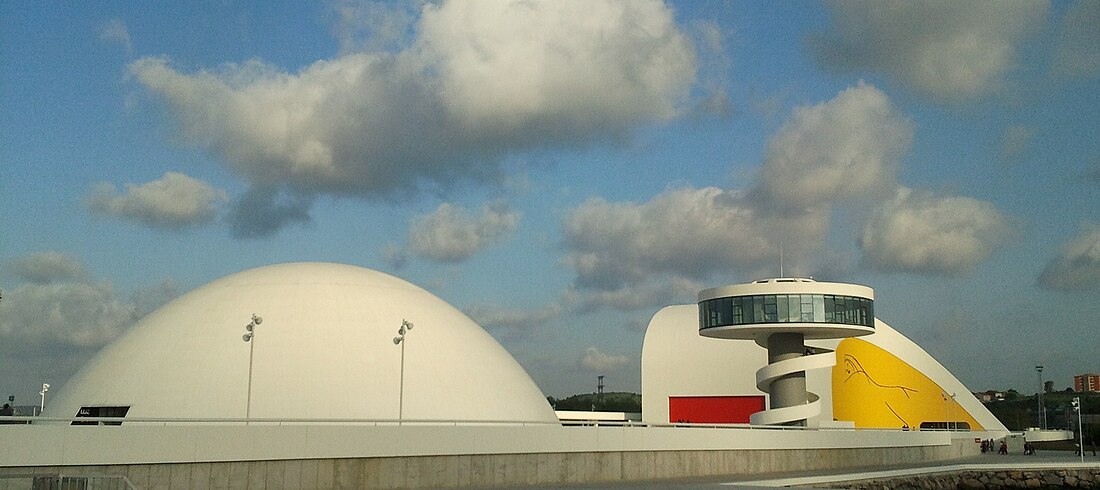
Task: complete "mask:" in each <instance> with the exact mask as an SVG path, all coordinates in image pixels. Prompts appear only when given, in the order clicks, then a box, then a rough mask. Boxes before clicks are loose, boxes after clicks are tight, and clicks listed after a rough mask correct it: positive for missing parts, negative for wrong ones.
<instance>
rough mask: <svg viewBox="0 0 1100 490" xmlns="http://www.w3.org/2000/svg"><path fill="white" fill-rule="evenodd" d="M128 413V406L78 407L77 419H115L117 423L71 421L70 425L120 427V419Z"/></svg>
mask: <svg viewBox="0 0 1100 490" xmlns="http://www.w3.org/2000/svg"><path fill="white" fill-rule="evenodd" d="M129 411H130V406H129V405H127V406H124V407H80V410H77V412H76V416H77V418H79V417H117V418H118V419H119V420H118V422H115V421H113V420H112V421H89V422H78V421H76V420H74V421H73V423H72V425H122V419H123V418H125V417H126V412H129Z"/></svg>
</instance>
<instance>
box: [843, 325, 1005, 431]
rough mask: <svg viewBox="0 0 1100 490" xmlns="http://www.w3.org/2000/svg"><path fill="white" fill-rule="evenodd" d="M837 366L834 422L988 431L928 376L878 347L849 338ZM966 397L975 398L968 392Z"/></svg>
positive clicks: (895, 427)
mask: <svg viewBox="0 0 1100 490" xmlns="http://www.w3.org/2000/svg"><path fill="white" fill-rule="evenodd" d="M836 359H837V363H836V366H834V367H833V417H834V418H835V419H836V420H847V421H852V422H855V426H856V427H857V428H877V429H887V428H894V429H900V428H903V427H906V426H907V427H909V428H911V429H917V428H919V427H920V425H921V424H922V423H925V422H931V423H939V424H940V427H941V428H942V427H943V423H944V422H945V421H947V420H950V421H951V422H952V424H953V423H954V422H966V423H969V424H970V428H971V429H972V430H984V429H983V428H982V426H981V425H980V424H978V422H977V421H976V420H974V417H972V416H971V415H970V414H969V413H967V411H966V410H965V409H963V408H962V407H961V406H960V405H959V404H958V403H957V402H955V401H954V400H953V399H951V394H950V392H946V391H945V390H943V389H942V388H940V386H939V385H938V384H936V383H935V382H933V381H932V380H931V379H930V378H928V376H925V375H924V374H923V373H921V372H920V371H918V370H917V369H915V368H913V366H910V365H909V364H908V363H906V362H905V361H902V360H901V359H898V358H897V357H895V356H894V355H893V354H891V353H889V352H887V351H885V350H883V349H881V348H879V347H878V346H876V345H874V344H872V343H870V342H867V341H864V340H859V339H854V338H850V339H845V340H843V341H841V342H840V345H838V346H837V349H836ZM959 395H960V396H961V395H966V396H970V394H969V393H961V394H959Z"/></svg>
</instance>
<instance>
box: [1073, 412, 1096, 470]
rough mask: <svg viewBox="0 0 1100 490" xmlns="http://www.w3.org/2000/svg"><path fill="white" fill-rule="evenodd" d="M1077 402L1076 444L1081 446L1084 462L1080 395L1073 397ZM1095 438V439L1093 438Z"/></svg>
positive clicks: (1083, 432)
mask: <svg viewBox="0 0 1100 490" xmlns="http://www.w3.org/2000/svg"><path fill="white" fill-rule="evenodd" d="M1073 401H1075V402H1077V407H1076V408H1077V444H1078V445H1079V446H1080V447H1081V462H1082V463H1084V462H1085V426H1083V425H1081V397H1079V396H1078V397H1074V398H1073ZM1093 440H1095V439H1093Z"/></svg>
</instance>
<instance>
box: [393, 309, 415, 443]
mask: <svg viewBox="0 0 1100 490" xmlns="http://www.w3.org/2000/svg"><path fill="white" fill-rule="evenodd" d="M412 329H413V324H412V323H410V322H409V321H408V320H401V328H398V329H397V337H394V338H393V344H394V345H400V346H401V381H400V388H398V394H397V423H398V425H400V424H401V420H402V419H403V418H404V411H405V334H406V333H408V332H409V330H412Z"/></svg>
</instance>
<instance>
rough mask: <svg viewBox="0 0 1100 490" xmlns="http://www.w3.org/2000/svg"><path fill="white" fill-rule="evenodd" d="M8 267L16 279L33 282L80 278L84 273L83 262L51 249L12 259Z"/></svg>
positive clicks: (47, 282) (41, 282)
mask: <svg viewBox="0 0 1100 490" xmlns="http://www.w3.org/2000/svg"><path fill="white" fill-rule="evenodd" d="M8 269H9V270H10V271H11V272H12V274H14V275H15V276H16V277H17V278H18V279H20V280H23V281H27V282H30V283H34V284H49V283H52V282H64V281H75V280H81V279H83V278H84V277H85V275H86V271H85V270H84V265H83V264H81V263H80V262H77V261H76V259H73V258H72V257H69V256H68V255H65V254H63V253H61V252H55V251H52V250H51V251H46V252H38V253H34V254H31V255H27V256H23V257H17V258H15V259H12V260H11V262H10V263H9V264H8Z"/></svg>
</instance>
